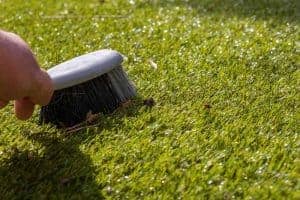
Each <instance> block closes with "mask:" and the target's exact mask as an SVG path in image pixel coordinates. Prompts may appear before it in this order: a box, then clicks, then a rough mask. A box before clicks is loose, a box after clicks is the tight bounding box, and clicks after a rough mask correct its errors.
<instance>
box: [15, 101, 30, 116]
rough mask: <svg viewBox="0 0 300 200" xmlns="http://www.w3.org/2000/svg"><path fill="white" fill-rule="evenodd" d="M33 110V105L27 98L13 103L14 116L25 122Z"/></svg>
mask: <svg viewBox="0 0 300 200" xmlns="http://www.w3.org/2000/svg"><path fill="white" fill-rule="evenodd" d="M33 110H34V104H33V103H32V102H31V101H30V100H29V99H28V98H23V99H20V100H16V101H15V114H16V116H17V118H18V119H21V120H26V119H28V118H30V117H31V115H32V113H33Z"/></svg>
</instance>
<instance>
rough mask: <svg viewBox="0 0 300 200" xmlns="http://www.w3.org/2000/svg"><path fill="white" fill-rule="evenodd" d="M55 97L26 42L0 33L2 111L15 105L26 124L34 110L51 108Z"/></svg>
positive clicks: (46, 76)
mask: <svg viewBox="0 0 300 200" xmlns="http://www.w3.org/2000/svg"><path fill="white" fill-rule="evenodd" d="M52 94H53V83H52V81H51V79H50V77H49V75H48V74H47V73H46V72H45V71H43V70H42V69H41V68H40V67H39V64H38V63H37V61H36V59H35V56H34V55H33V53H32V51H31V50H30V48H29V46H28V45H27V44H26V42H24V40H22V39H21V38H20V37H19V36H17V35H15V34H13V33H9V32H5V31H1V30H0V109H1V108H4V107H5V106H6V105H7V104H8V103H9V102H10V101H14V108H15V114H16V116H17V118H19V119H21V120H26V119H28V118H30V117H31V115H32V113H33V111H34V106H35V105H36V104H38V105H47V104H48V103H49V101H50V99H51V96H52Z"/></svg>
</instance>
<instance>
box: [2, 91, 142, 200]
mask: <svg viewBox="0 0 300 200" xmlns="http://www.w3.org/2000/svg"><path fill="white" fill-rule="evenodd" d="M141 105H142V100H141V98H140V97H139V98H137V99H135V100H133V102H132V104H130V105H129V106H127V107H124V108H122V107H121V108H120V109H119V110H118V111H116V112H115V113H113V114H111V115H109V116H107V115H105V116H103V123H100V124H99V126H98V127H97V129H95V130H96V131H86V130H84V129H83V130H82V131H80V132H77V133H76V134H75V135H69V134H64V133H63V132H60V133H53V132H37V133H32V132H31V133H30V131H26V130H25V131H24V132H23V134H22V135H23V136H24V137H25V138H27V139H28V140H31V141H32V143H33V144H34V145H35V146H41V148H38V150H36V151H35V152H32V151H29V150H27V151H20V150H18V149H16V148H15V149H13V148H12V150H11V151H10V152H9V153H8V156H7V158H5V159H3V160H2V161H1V162H0V199H68V198H72V199H103V198H104V197H103V195H102V194H101V192H100V191H101V190H102V189H103V188H104V187H105V185H102V184H100V183H97V182H96V181H95V177H96V175H97V169H96V167H95V166H93V162H92V160H91V158H90V157H89V156H88V155H85V154H84V153H82V152H81V151H80V149H79V145H81V144H82V143H85V142H87V143H88V142H89V141H91V140H93V138H94V136H95V135H96V134H97V135H98V134H100V133H101V131H102V130H103V129H112V128H114V127H115V126H116V124H119V125H120V124H122V118H124V117H126V116H127V117H129V116H131V117H134V116H137V115H138V112H139V108H140V107H141ZM100 120H101V119H100Z"/></svg>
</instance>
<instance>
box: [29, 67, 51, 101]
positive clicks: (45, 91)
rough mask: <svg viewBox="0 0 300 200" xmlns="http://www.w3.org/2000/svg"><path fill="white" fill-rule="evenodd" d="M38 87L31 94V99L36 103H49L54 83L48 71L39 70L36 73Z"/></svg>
mask: <svg viewBox="0 0 300 200" xmlns="http://www.w3.org/2000/svg"><path fill="white" fill-rule="evenodd" d="M36 80H37V83H36V86H37V87H36V88H35V90H33V91H32V93H31V94H30V100H31V101H32V102H33V103H34V104H39V105H42V106H44V105H47V104H48V103H49V101H50V100H51V97H52V95H53V90H54V89H53V83H52V80H51V78H50V77H49V75H48V74H47V72H45V71H42V70H41V71H39V72H38V73H37V75H36Z"/></svg>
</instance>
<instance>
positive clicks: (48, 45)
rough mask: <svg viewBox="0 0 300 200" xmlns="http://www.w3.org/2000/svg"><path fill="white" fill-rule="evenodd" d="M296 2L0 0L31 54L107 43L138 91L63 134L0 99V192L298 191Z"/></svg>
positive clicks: (216, 194)
mask: <svg viewBox="0 0 300 200" xmlns="http://www.w3.org/2000/svg"><path fill="white" fill-rule="evenodd" d="M298 2H299V1H297V0H272V1H271V0H244V1H242V0H239V1H234V0H214V1H209V0H203V1H201V0H185V1H178V0H164V1H159V0H157V1H154V0H153V1H151V0H107V1H100V0H87V1H75V0H73V1H71V0H66V1H54V0H36V1H33V0H28V1H23V0H0V27H1V28H2V29H6V30H9V31H12V32H15V33H17V34H19V35H21V37H22V38H24V39H25V40H26V41H27V42H28V43H29V44H30V46H31V47H32V49H33V51H34V53H35V54H36V55H37V59H38V61H39V63H40V64H41V66H43V67H44V68H49V67H51V66H54V65H55V64H58V63H60V62H62V61H64V60H67V59H69V58H72V57H74V56H77V55H81V54H84V53H87V52H91V51H94V50H98V49H102V48H111V49H115V50H118V51H119V52H121V53H123V54H124V55H125V56H126V59H125V62H124V68H125V70H126V71H127V72H128V74H129V76H130V78H131V79H132V80H133V81H134V82H135V84H136V86H137V88H138V93H139V97H138V98H137V99H136V100H134V101H133V102H132V103H131V104H130V105H129V106H127V107H123V108H120V109H119V110H118V111H117V112H116V113H114V114H112V115H107V116H101V117H100V119H99V121H98V122H97V125H96V126H94V127H90V128H86V129H83V130H81V131H78V132H75V133H65V132H64V131H62V130H58V129H56V128H54V127H51V126H50V125H44V126H39V125H38V110H37V111H36V113H35V115H34V117H33V118H32V119H31V120H29V121H27V122H21V121H18V120H17V119H16V118H15V117H14V116H13V114H12V105H10V106H8V107H7V108H5V109H4V110H1V112H0V199H43V198H44V199H101V198H108V199H299V198H300V193H299V191H300V179H299V174H300V168H299V166H300V158H299V155H300V148H299V145H300V140H299V129H300V128H299V123H297V122H299V120H300V118H299V98H300V96H299V82H300V81H299V80H300V72H299V63H298V64H297V62H298V61H299V57H298V58H297V54H298V55H299V52H300V50H299V48H300V47H299V46H300V43H299V13H300V9H299V3H298ZM297 4H298V5H297ZM297 41H298V42H297ZM297 59H298V60H297ZM151 97H152V98H153V99H154V100H155V102H156V104H155V106H153V107H152V108H150V107H149V106H146V105H144V104H143V100H144V99H147V98H151Z"/></svg>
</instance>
